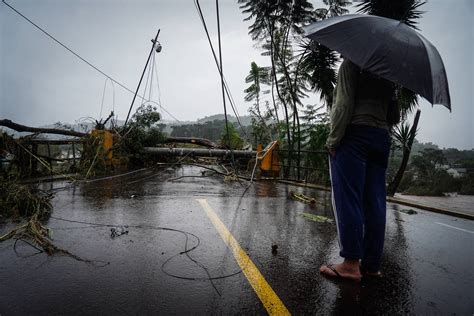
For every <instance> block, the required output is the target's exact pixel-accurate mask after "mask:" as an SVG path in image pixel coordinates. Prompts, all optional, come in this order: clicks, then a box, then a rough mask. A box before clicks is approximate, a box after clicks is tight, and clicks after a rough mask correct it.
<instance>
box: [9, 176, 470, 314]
mask: <svg viewBox="0 0 474 316" xmlns="http://www.w3.org/2000/svg"><path fill="white" fill-rule="evenodd" d="M201 171H202V169H199V168H197V167H185V168H178V169H171V168H170V169H167V170H159V171H158V172H156V173H153V172H152V171H143V172H137V173H135V174H131V175H130V176H127V177H121V178H113V179H110V180H105V181H97V182H93V183H89V184H80V185H77V186H72V187H69V188H67V189H65V190H62V191H58V192H57V194H56V197H55V199H54V201H53V202H54V212H53V214H52V216H51V218H50V219H49V220H48V221H47V223H46V224H47V225H48V226H49V227H50V228H52V229H53V233H54V235H53V237H54V242H55V243H56V244H57V245H58V246H60V247H62V248H65V249H68V250H69V251H71V252H72V253H74V254H76V255H78V256H81V257H82V258H86V259H90V260H97V264H86V263H83V262H79V261H76V260H74V259H71V258H69V257H47V256H46V255H45V254H37V255H34V252H35V251H34V249H32V248H31V247H30V246H28V245H27V244H24V243H18V244H17V247H16V250H17V253H15V252H14V251H13V247H12V246H13V243H14V241H8V242H4V243H1V244H0V262H1V264H0V297H1V299H0V314H2V315H16V314H48V315H50V314H112V313H118V314H265V313H266V312H267V310H268V309H267V308H266V307H265V304H264V303H262V300H261V298H260V297H259V295H258V294H257V292H256V291H255V290H254V288H253V287H252V285H251V283H249V280H248V278H247V277H246V275H245V274H244V273H242V272H241V266H240V265H239V263H238V261H236V258H235V256H234V253H233V250H232V247H229V246H228V244H226V242H224V241H223V239H222V238H221V235H220V232H219V231H218V230H217V229H216V227H215V226H214V225H213V223H212V222H211V220H210V219H209V218H208V217H207V216H206V212H205V211H204V210H203V208H202V206H201V204H200V203H199V202H198V201H197V199H201V200H203V199H205V200H206V201H207V203H208V205H209V206H210V207H211V208H212V210H213V211H214V212H215V215H216V216H217V217H218V218H219V220H220V221H221V222H222V224H223V225H224V226H225V227H226V229H228V231H229V232H230V234H232V236H233V237H234V238H235V241H236V243H238V245H239V247H241V249H242V251H243V252H244V253H245V254H246V255H248V257H249V260H251V262H252V263H253V264H254V265H255V268H256V269H257V270H258V272H259V273H261V275H262V277H263V278H264V280H266V282H268V285H269V287H270V288H271V289H272V290H273V291H274V293H275V295H276V296H277V297H278V298H279V299H280V300H281V302H282V303H283V304H284V306H285V307H286V308H288V310H289V311H290V312H291V313H293V314H332V313H334V314H349V313H350V314H402V313H403V314H405V313H409V314H413V313H414V314H454V313H455V314H469V315H471V314H472V313H473V312H474V303H473V302H474V297H473V294H471V292H472V291H471V290H472V286H473V284H474V275H473V273H472V272H471V268H472V265H473V263H474V258H473V256H474V251H473V250H474V249H473V240H474V234H472V233H469V232H473V231H474V224H473V222H472V221H469V220H463V219H456V218H453V217H449V216H445V215H440V214H432V213H429V212H425V211H422V210H418V209H417V210H416V211H417V212H418V213H417V214H415V215H409V214H406V213H403V212H400V211H403V210H404V207H402V206H398V205H393V204H389V205H388V214H387V235H386V251H385V255H384V258H383V272H384V278H383V279H381V280H378V281H371V282H369V281H367V282H363V283H362V284H360V285H356V284H351V283H345V282H335V281H331V280H328V279H326V278H324V277H322V276H321V275H320V274H319V272H318V270H319V266H320V265H322V264H325V263H328V262H329V263H330V262H337V261H338V260H339V259H338V245H337V235H336V228H335V226H334V223H327V222H322V223H320V222H315V221H311V220H308V218H307V217H305V216H302V215H301V214H302V213H311V214H315V215H322V216H326V217H329V218H333V215H332V210H331V207H330V205H331V203H330V196H329V194H328V193H326V192H321V191H316V190H312V189H303V188H297V187H291V186H288V185H284V184H278V183H272V182H259V183H254V184H252V186H251V187H250V188H249V190H247V192H246V193H245V195H244V196H242V194H243V193H244V191H245V188H246V186H247V182H244V183H242V184H240V183H237V182H230V183H226V182H223V181H222V178H220V177H202V178H200V177H194V178H189V177H182V178H179V177H181V176H188V175H196V176H200V175H201ZM177 178H179V179H177ZM173 179H176V180H173ZM167 180H173V181H167ZM64 185H65V183H57V184H54V186H55V187H58V186H59V187H60V186H64ZM291 190H293V191H297V192H299V193H303V194H305V195H308V196H312V197H315V198H316V199H317V203H316V204H315V205H312V206H310V205H308V204H303V203H300V202H296V201H293V200H291V199H288V198H287V196H288V194H289V191H291ZM11 227H12V224H0V234H2V233H3V232H5V231H6V230H8V229H9V228H11ZM112 229H114V232H115V233H116V234H117V232H120V234H119V235H117V236H114V237H113V236H112V235H113V234H112V232H113V231H111V230H112ZM125 231H127V233H125ZM99 262H108V263H109V264H106V265H105V266H104V265H103V264H99Z"/></svg>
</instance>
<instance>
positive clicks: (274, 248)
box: [272, 244, 278, 255]
mask: <svg viewBox="0 0 474 316" xmlns="http://www.w3.org/2000/svg"><path fill="white" fill-rule="evenodd" d="M277 253H278V245H277V244H273V245H272V254H274V255H276V254H277Z"/></svg>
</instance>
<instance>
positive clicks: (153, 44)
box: [123, 30, 161, 126]
mask: <svg viewBox="0 0 474 316" xmlns="http://www.w3.org/2000/svg"><path fill="white" fill-rule="evenodd" d="M159 34H160V30H158V32H157V33H156V36H155V39H154V40H151V50H150V54H148V59H147V60H146V64H145V68H144V69H143V72H142V76H141V77H140V81H139V82H138V86H137V90H136V91H135V95H134V96H133V100H132V104H130V109H129V110H128V114H127V118H126V119H125V123H124V124H123V126H126V125H127V122H128V118H129V117H130V112H132V108H133V103H135V99H136V98H137V94H138V90H139V89H140V85H141V84H142V80H143V76H144V75H145V71H146V68H147V67H148V63H149V62H150V59H151V54H153V50H154V49H155V45H156V43H157V42H158V35H159ZM158 49H159V50H158ZM160 51H161V48H160V47H158V48H157V50H156V52H157V53H159V52H160Z"/></svg>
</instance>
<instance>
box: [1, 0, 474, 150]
mask: <svg viewBox="0 0 474 316" xmlns="http://www.w3.org/2000/svg"><path fill="white" fill-rule="evenodd" d="M7 2H8V3H10V4H11V5H12V6H14V7H15V8H16V9H17V10H19V11H20V12H22V13H23V14H24V15H26V16H27V17H29V18H30V19H31V20H33V21H34V22H35V23H37V24H38V25H40V26H41V27H43V28H44V29H46V30H47V31H48V32H50V33H51V34H52V35H53V36H55V37H56V38H57V39H58V40H60V41H62V42H63V43H65V44H66V45H68V46H69V47H71V48H72V49H73V50H74V51H76V52H77V53H79V54H80V55H81V56H83V57H84V58H85V59H87V60H88V61H90V62H91V63H92V64H94V65H96V66H98V67H99V68H100V69H101V70H103V71H104V72H106V73H107V74H109V75H110V76H112V77H113V78H114V79H117V80H118V81H120V82H122V83H123V84H124V85H126V86H127V87H129V88H130V89H132V90H135V88H136V85H137V83H138V80H139V77H140V74H141V71H142V69H143V66H144V64H145V61H146V57H147V55H148V52H149V50H150V45H151V44H150V39H151V38H153V37H154V36H155V34H156V31H157V30H158V28H159V29H161V33H160V37H159V41H160V42H161V44H162V46H163V50H162V52H161V53H160V54H157V55H156V63H157V68H158V78H159V87H160V93H158V89H157V85H156V84H155V85H154V87H153V89H154V90H153V99H154V100H155V101H159V100H161V103H162V105H163V106H164V107H165V108H166V109H167V110H168V111H169V112H171V113H172V114H173V115H174V116H176V117H177V118H178V119H180V120H194V119H197V118H202V117H204V116H206V115H212V114H216V113H223V109H222V99H221V90H220V79H219V77H218V73H217V70H216V66H215V64H214V60H213V57H212V54H211V51H210V48H209V45H208V43H207V39H206V36H205V33H204V31H203V27H202V25H201V23H200V20H199V18H198V15H197V12H196V9H195V6H194V2H193V0H175V1H173V0H154V1H151V0H135V1H124V0H122V1H120V0H95V1H92V0H75V1H72V0H61V1H60V0H8V1H7ZM236 2H237V1H236V0H221V1H220V2H219V3H220V7H221V8H220V9H221V33H222V50H223V60H224V72H225V75H226V78H227V81H228V83H229V86H230V88H231V91H232V94H233V96H234V99H235V101H236V104H237V108H238V111H239V113H240V115H246V114H247V108H248V106H249V105H250V104H249V103H246V102H244V101H243V96H244V93H243V90H244V89H245V88H246V84H245V82H244V78H245V77H246V75H247V74H248V71H249V69H250V63H251V62H252V61H256V62H257V64H259V65H262V66H263V65H269V61H268V59H267V58H266V57H262V56H260V50H259V49H258V48H256V47H255V43H254V42H252V41H251V39H250V37H249V35H248V34H247V27H248V26H249V24H250V23H249V22H244V21H242V20H243V18H244V15H243V14H242V13H241V12H240V10H239V7H238V4H237V3H236ZM313 3H314V6H315V7H322V6H323V4H322V1H313ZM201 4H202V8H203V11H204V14H205V17H206V21H207V23H208V26H209V28H210V32H211V34H212V35H213V38H214V39H216V34H217V29H216V17H215V7H214V4H215V1H213V0H201ZM422 9H423V10H425V11H426V13H425V14H424V15H423V18H422V19H421V20H420V24H419V27H420V28H421V33H422V34H423V35H424V36H425V37H427V38H428V39H429V40H430V41H431V42H432V43H433V44H434V45H435V46H436V47H437V48H438V50H439V52H440V54H441V56H442V58H443V60H444V63H445V67H446V71H447V75H448V80H449V86H450V92H451V100H452V108H453V111H452V113H449V111H448V110H447V109H446V108H444V107H442V106H439V105H435V107H434V108H432V107H431V105H430V104H429V103H428V102H426V101H424V100H422V101H421V104H420V107H421V110H422V114H421V119H420V132H419V135H418V139H419V140H420V141H423V142H433V143H436V144H438V145H440V146H441V147H456V148H460V149H471V148H474V130H473V124H472V121H473V119H474V115H473V110H472V107H473V97H472V90H473V88H474V85H473V73H474V63H473V51H474V49H473V45H474V44H473V43H474V24H473V22H472V21H473V20H472V16H473V15H474V1H471V0H452V1H447V0H429V1H428V3H427V4H425V5H424V6H423V7H422ZM0 34H1V40H0V64H1V66H0V67H1V74H0V117H1V118H9V119H11V120H14V121H17V122H20V123H23V124H27V125H34V126H39V125H45V124H50V123H53V122H56V121H62V122H69V123H73V122H75V121H76V120H78V119H80V118H84V117H95V118H97V117H98V116H99V114H100V109H101V103H102V96H103V89H104V83H105V78H104V76H102V75H101V74H99V73H97V72H96V71H95V70H93V69H92V68H90V67H89V66H88V65H86V64H85V63H83V62H82V61H80V60H79V59H77V58H76V57H75V56H73V55H72V54H70V53H69V52H67V51H66V50H65V49H64V48H62V47H61V46H59V45H58V44H57V43H55V42H53V41H52V40H51V39H49V38H48V37H47V36H45V35H44V34H43V33H41V32H40V31H38V30H37V29H35V28H34V27H33V26H32V25H31V24H29V23H28V22H26V21H25V20H24V19H22V18H21V17H20V16H19V15H17V14H16V13H14V12H13V11H12V10H11V9H9V8H8V7H7V6H5V5H4V4H3V3H2V4H0ZM215 45H217V41H215ZM143 85H144V84H143ZM147 94H148V93H147ZM131 99H132V95H131V94H130V93H129V92H127V91H125V90H124V89H122V88H120V87H119V86H117V85H115V105H114V107H115V111H116V113H117V114H118V116H119V118H120V119H124V118H125V116H126V114H127V111H128V107H129V105H130V102H131ZM315 101H317V99H316V98H314V97H313V98H311V99H310V100H308V103H314V102H315ZM139 103H140V102H137V103H136V105H139ZM112 107H113V102H112V87H111V85H110V84H109V85H108V86H107V89H106V94H105V101H104V108H103V114H102V116H105V115H106V113H108V112H110V110H111V109H112ZM163 117H164V119H166V120H171V117H170V116H168V115H167V114H166V113H163Z"/></svg>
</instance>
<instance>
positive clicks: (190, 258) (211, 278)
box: [50, 216, 242, 296]
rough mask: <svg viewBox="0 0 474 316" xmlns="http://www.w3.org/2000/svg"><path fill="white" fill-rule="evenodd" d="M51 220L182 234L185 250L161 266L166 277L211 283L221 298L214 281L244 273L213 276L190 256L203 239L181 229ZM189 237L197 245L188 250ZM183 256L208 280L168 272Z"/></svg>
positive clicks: (91, 225)
mask: <svg viewBox="0 0 474 316" xmlns="http://www.w3.org/2000/svg"><path fill="white" fill-rule="evenodd" d="M50 218H51V219H54V220H58V221H63V222H68V223H76V224H83V225H88V227H93V228H96V227H118V226H124V227H127V228H137V229H152V230H163V231H170V232H176V233H180V234H183V235H184V236H185V244H184V250H183V251H181V252H179V253H177V254H175V255H173V256H171V257H170V258H168V259H167V260H166V261H165V262H163V264H162V265H161V271H162V272H163V273H165V274H166V275H168V276H170V277H173V278H177V279H181V280H190V281H209V282H210V283H211V285H212V287H213V288H214V290H215V291H216V292H217V294H218V295H219V296H221V293H220V292H219V290H218V289H217V287H216V285H215V284H214V282H213V280H220V279H225V278H230V277H233V276H235V275H238V274H240V273H242V270H239V271H237V272H234V273H231V274H227V275H222V276H215V277H213V276H211V274H210V272H209V270H208V269H207V267H206V266H205V265H203V264H202V263H200V262H199V261H198V260H196V259H194V258H193V257H191V256H190V254H189V253H190V252H192V251H193V250H195V249H197V248H198V247H199V246H200V245H201V239H200V238H199V237H198V236H196V235H195V234H193V233H190V232H187V231H184V230H181V229H175V228H169V227H161V226H153V225H123V224H121V225H114V224H104V223H93V222H85V221H78V220H70V219H65V218H61V217H56V216H50ZM76 228H77V227H70V229H76ZM81 228H86V227H81ZM62 229H69V228H62ZM189 236H192V237H193V238H194V239H195V241H196V242H195V245H194V246H192V247H191V248H188V244H189ZM182 255H186V257H187V258H188V259H189V260H191V261H192V262H193V263H194V264H196V265H197V266H198V267H200V268H201V269H203V271H204V272H205V273H206V274H207V278H198V277H187V276H181V275H177V274H173V273H170V272H168V271H166V266H167V265H168V264H169V263H170V262H171V261H172V260H173V259H174V258H176V257H178V256H182Z"/></svg>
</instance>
